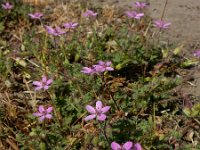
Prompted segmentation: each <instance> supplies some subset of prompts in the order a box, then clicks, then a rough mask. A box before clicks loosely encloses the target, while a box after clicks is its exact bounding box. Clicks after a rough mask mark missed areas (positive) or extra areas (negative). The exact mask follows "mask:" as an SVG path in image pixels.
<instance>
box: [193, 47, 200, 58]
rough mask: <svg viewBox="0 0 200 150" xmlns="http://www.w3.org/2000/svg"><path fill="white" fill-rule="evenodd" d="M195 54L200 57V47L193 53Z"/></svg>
mask: <svg viewBox="0 0 200 150" xmlns="http://www.w3.org/2000/svg"><path fill="white" fill-rule="evenodd" d="M193 55H194V56H195V57H200V49H198V50H196V51H195V52H194V53H193Z"/></svg>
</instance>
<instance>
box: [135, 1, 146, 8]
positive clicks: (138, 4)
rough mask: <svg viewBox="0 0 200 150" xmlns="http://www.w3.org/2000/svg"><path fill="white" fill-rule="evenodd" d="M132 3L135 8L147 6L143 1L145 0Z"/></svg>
mask: <svg viewBox="0 0 200 150" xmlns="http://www.w3.org/2000/svg"><path fill="white" fill-rule="evenodd" d="M134 5H135V7H136V8H139V9H143V8H146V7H147V6H148V5H147V3H145V2H135V3H134Z"/></svg>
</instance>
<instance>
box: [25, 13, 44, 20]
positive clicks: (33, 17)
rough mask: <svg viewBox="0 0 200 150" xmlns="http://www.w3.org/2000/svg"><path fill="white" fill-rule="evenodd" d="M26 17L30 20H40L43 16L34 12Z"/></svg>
mask: <svg viewBox="0 0 200 150" xmlns="http://www.w3.org/2000/svg"><path fill="white" fill-rule="evenodd" d="M28 15H29V16H30V17H31V19H40V18H41V17H42V16H43V14H42V13H40V12H35V13H33V14H28Z"/></svg>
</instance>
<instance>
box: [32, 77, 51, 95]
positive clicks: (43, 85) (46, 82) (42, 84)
mask: <svg viewBox="0 0 200 150" xmlns="http://www.w3.org/2000/svg"><path fill="white" fill-rule="evenodd" d="M52 82H53V80H52V79H47V77H46V76H43V77H42V80H41V81H33V85H35V86H36V88H35V90H36V91H38V90H41V89H44V90H47V89H48V88H49V86H50V85H51V83H52Z"/></svg>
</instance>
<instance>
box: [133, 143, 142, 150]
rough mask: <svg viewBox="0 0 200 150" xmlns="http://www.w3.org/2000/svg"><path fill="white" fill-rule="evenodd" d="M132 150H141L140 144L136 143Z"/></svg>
mask: <svg viewBox="0 0 200 150" xmlns="http://www.w3.org/2000/svg"><path fill="white" fill-rule="evenodd" d="M134 150H142V146H141V144H140V143H136V144H135V145H134Z"/></svg>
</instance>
